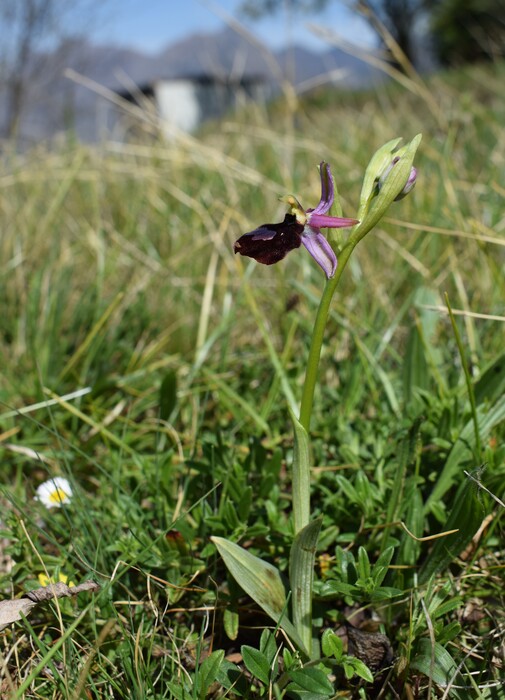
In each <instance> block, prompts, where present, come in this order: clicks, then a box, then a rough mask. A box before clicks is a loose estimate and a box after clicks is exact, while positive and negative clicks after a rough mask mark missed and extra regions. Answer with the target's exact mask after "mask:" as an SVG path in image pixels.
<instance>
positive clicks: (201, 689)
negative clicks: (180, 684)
mask: <svg viewBox="0 0 505 700" xmlns="http://www.w3.org/2000/svg"><path fill="white" fill-rule="evenodd" d="M223 660H224V650H223V649H218V650H217V651H214V652H212V654H210V655H209V656H208V657H207V658H206V659H205V660H204V661H203V662H202V664H201V666H200V668H199V669H198V675H197V677H196V678H197V683H198V695H199V697H200V700H205V698H206V697H207V691H208V689H209V688H210V686H211V685H212V684H213V683H214V681H215V680H216V678H217V674H218V673H219V669H220V668H221V664H222V663H223Z"/></svg>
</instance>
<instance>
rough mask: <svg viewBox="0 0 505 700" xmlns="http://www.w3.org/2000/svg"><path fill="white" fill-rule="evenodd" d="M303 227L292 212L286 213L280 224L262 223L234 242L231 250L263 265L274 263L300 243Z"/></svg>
mask: <svg viewBox="0 0 505 700" xmlns="http://www.w3.org/2000/svg"><path fill="white" fill-rule="evenodd" d="M303 231H304V227H303V226H302V224H299V223H298V222H297V220H296V216H294V215H293V214H286V216H285V217H284V221H283V222H282V223H280V224H262V225H261V226H260V227H259V228H257V229H255V230H254V231H250V232H249V233H244V235H243V236H240V238H239V239H238V240H237V241H236V242H235V245H234V246H233V250H234V251H235V253H240V255H246V256H247V257H248V258H253V259H254V260H256V261H257V262H259V263H262V264H263V265H275V263H277V262H279V260H282V259H283V258H284V257H286V255H287V254H288V253H289V252H290V251H291V250H295V248H299V247H300V246H301V244H302V233H303Z"/></svg>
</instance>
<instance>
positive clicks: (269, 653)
mask: <svg viewBox="0 0 505 700" xmlns="http://www.w3.org/2000/svg"><path fill="white" fill-rule="evenodd" d="M260 651H261V653H262V654H264V655H265V657H266V659H267V661H268V663H269V664H270V666H271V665H272V664H273V662H274V659H275V657H276V656H277V643H276V641H275V636H274V635H273V634H272V632H271V631H270V630H268V629H264V630H263V632H262V633H261V637H260Z"/></svg>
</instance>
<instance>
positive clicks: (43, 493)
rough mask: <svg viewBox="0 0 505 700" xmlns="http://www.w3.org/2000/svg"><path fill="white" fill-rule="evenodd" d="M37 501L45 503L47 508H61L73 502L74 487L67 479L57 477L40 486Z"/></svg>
mask: <svg viewBox="0 0 505 700" xmlns="http://www.w3.org/2000/svg"><path fill="white" fill-rule="evenodd" d="M35 499H36V500H37V501H40V502H41V503H43V504H44V505H45V507H46V508H61V506H64V505H66V504H67V503H70V501H71V500H72V487H71V486H70V483H69V482H68V480H67V479H64V478H63V477H62V476H55V477H53V478H52V479H49V480H48V481H44V483H43V484H40V486H39V487H38V489H37V492H36V494H35Z"/></svg>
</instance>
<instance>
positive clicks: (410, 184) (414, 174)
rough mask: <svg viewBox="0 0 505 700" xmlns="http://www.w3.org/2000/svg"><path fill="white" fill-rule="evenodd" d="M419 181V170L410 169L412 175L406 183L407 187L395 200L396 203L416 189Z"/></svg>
mask: <svg viewBox="0 0 505 700" xmlns="http://www.w3.org/2000/svg"><path fill="white" fill-rule="evenodd" d="M416 180H417V168H414V166H412V168H411V169H410V175H409V179H408V180H407V182H406V183H405V186H404V188H403V190H402V191H401V192H400V194H399V195H398V196H397V197H396V198H395V202H397V201H398V200H399V199H403V198H404V197H405V196H406V195H408V193H409V192H410V191H411V190H413V189H414V185H415V184H416Z"/></svg>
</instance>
